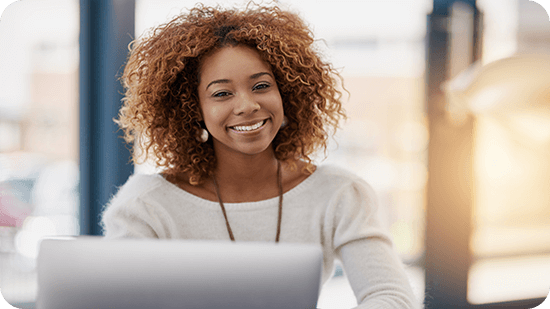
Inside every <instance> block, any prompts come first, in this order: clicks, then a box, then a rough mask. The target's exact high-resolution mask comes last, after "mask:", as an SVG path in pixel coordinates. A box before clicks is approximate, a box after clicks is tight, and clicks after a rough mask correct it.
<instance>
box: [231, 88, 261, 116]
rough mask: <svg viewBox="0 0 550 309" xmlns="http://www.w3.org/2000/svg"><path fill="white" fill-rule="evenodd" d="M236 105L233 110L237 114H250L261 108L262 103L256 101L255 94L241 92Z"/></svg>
mask: <svg viewBox="0 0 550 309" xmlns="http://www.w3.org/2000/svg"><path fill="white" fill-rule="evenodd" d="M235 101H236V102H235V107H234V110H233V112H234V113H235V115H242V114H245V115H246V114H249V113H253V112H255V111H257V110H259V109H260V104H259V103H258V102H256V100H255V99H254V96H253V95H251V94H247V93H241V94H239V95H238V96H237V100H235Z"/></svg>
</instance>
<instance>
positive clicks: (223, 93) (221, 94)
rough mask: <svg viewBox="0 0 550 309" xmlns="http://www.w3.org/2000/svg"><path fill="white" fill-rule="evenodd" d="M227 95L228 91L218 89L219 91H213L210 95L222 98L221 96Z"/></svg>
mask: <svg viewBox="0 0 550 309" xmlns="http://www.w3.org/2000/svg"><path fill="white" fill-rule="evenodd" d="M228 95H230V93H229V92H227V91H220V92H216V93H214V94H213V95H212V96H213V97H215V98H222V97H226V96H228Z"/></svg>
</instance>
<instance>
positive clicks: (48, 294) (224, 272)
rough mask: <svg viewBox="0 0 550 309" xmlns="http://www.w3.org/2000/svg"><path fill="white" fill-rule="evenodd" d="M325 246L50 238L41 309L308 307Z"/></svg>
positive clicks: (40, 263)
mask: <svg viewBox="0 0 550 309" xmlns="http://www.w3.org/2000/svg"><path fill="white" fill-rule="evenodd" d="M322 258H323V257H322V251H321V248H320V246H316V245H308V244H288V243H280V244H275V243H263V242H236V243H232V242H229V241H189V240H188V241H184V240H154V239H125V240H105V239H103V238H99V237H89V238H88V237H86V238H75V239H47V240H43V241H42V243H41V245H40V251H39V256H38V260H37V274H38V295H37V302H36V305H37V309H92V308H93V309H102V308H105V309H107V308H109V309H111V308H113V309H126V308H128V309H152V308H155V309H156V308H158V309H170V308H178V309H199V308H201V309H214V308H224V309H237V308H238V309H260V308H261V309H270V308H273V309H281V308H285V309H292V308H296V309H311V308H316V304H317V298H318V296H319V291H320V287H321V268H322Z"/></svg>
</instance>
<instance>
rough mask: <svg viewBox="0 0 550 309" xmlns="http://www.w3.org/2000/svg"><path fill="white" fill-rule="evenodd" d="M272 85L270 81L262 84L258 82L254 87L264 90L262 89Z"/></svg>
mask: <svg viewBox="0 0 550 309" xmlns="http://www.w3.org/2000/svg"><path fill="white" fill-rule="evenodd" d="M269 87H270V85H269V84H268V83H261V84H257V85H255V86H254V88H252V89H253V90H262V89H266V88H269Z"/></svg>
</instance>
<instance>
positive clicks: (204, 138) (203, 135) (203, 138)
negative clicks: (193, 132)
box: [197, 129, 208, 143]
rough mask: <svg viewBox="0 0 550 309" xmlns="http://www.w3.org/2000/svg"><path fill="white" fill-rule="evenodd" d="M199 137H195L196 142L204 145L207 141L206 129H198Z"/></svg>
mask: <svg viewBox="0 0 550 309" xmlns="http://www.w3.org/2000/svg"><path fill="white" fill-rule="evenodd" d="M199 132H200V135H199V136H197V141H199V142H201V143H206V141H208V131H206V129H200V131H199Z"/></svg>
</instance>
